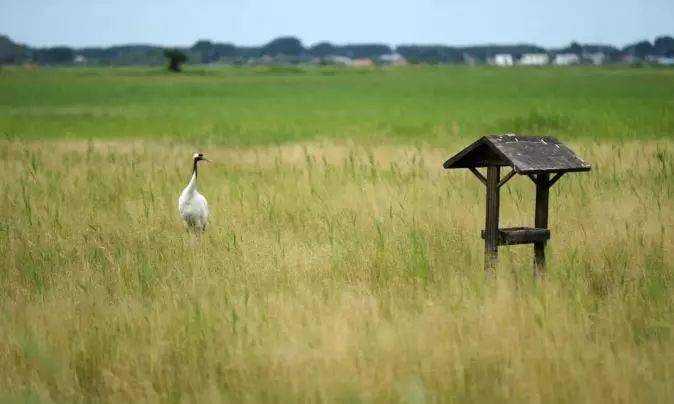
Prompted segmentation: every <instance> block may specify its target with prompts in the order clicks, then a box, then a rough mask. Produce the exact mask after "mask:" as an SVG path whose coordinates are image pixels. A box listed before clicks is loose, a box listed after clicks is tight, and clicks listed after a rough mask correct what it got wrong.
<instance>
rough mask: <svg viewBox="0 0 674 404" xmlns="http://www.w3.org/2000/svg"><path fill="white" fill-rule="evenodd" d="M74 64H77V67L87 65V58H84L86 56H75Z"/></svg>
mask: <svg viewBox="0 0 674 404" xmlns="http://www.w3.org/2000/svg"><path fill="white" fill-rule="evenodd" d="M73 62H75V64H76V65H83V64H85V63H87V58H86V57H84V55H75V58H74V59H73Z"/></svg>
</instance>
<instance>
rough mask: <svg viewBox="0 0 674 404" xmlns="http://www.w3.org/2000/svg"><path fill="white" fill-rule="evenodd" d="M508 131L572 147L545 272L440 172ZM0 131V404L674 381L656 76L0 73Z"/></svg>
mask: <svg viewBox="0 0 674 404" xmlns="http://www.w3.org/2000/svg"><path fill="white" fill-rule="evenodd" d="M508 132H518V133H524V134H552V135H555V136H557V137H558V138H559V139H560V140H562V141H563V142H565V143H567V144H569V146H570V147H572V148H573V149H574V150H575V151H576V152H578V154H579V155H581V156H582V157H583V158H584V159H586V160H587V161H589V162H590V163H591V164H592V165H593V169H592V171H591V172H589V173H582V174H567V175H565V176H564V177H563V178H562V179H561V180H560V181H559V182H558V183H557V184H556V185H555V186H554V188H553V190H552V193H551V206H550V228H551V231H552V238H551V240H550V243H549V246H548V271H547V273H546V275H545V276H544V277H543V278H535V277H534V276H533V274H532V272H533V271H532V262H531V261H532V251H531V247H529V246H518V247H508V248H502V249H501V254H500V261H499V265H498V268H497V270H496V271H495V272H494V273H493V274H488V275H486V274H485V272H484V271H483V244H482V240H481V239H480V229H481V228H482V226H483V225H484V187H483V186H482V185H481V184H480V183H479V182H478V181H477V180H476V179H475V178H474V177H472V175H471V174H470V173H465V172H461V171H452V172H447V171H445V170H442V168H441V164H442V162H443V161H444V159H446V158H447V157H448V156H449V155H450V154H452V153H455V152H457V151H459V150H460V149H461V148H462V147H464V146H465V145H466V144H468V142H470V141H471V140H474V139H475V138H477V137H478V136H480V135H483V134H487V133H508ZM0 136H2V138H1V139H0V189H2V193H1V194H0V402H4V401H9V402H14V401H19V402H22V401H30V402H34V401H44V402H52V401H53V402H200V403H201V402H223V401H224V402H296V401H309V402H345V401H346V402H372V401H375V402H412V403H422V402H591V403H596V402H625V403H632V402H643V403H654V402H671V401H672V399H673V397H674V332H673V330H672V327H673V325H674V70H671V69H670V70H667V69H650V68H644V69H637V68H615V69H612V68H606V69H599V68H569V69H555V68H545V69H526V68H523V69H495V68H467V67H462V68H449V67H443V68H431V67H419V68H405V69H390V70H335V69H294V68H293V69H291V68H255V69H253V68H240V69H235V68H229V69H212V70H192V71H188V72H187V73H186V74H181V75H172V74H168V73H164V72H162V71H159V70H150V69H41V70H33V71H31V70H24V69H19V68H3V69H2V70H0ZM195 151H202V152H204V153H206V154H207V155H208V156H209V158H210V159H211V160H212V162H211V163H207V164H205V165H203V167H202V169H201V171H200V176H199V181H200V182H199V189H200V191H201V192H202V193H203V194H204V195H205V196H206V197H207V198H208V201H209V205H210V208H211V221H210V224H209V227H208V229H207V231H206V233H205V234H203V235H201V236H196V235H194V234H191V233H187V232H186V231H185V230H184V228H183V226H182V224H181V222H180V219H179V217H178V213H177V198H178V194H179V192H180V190H181V189H182V188H183V187H184V186H185V184H186V183H187V181H188V179H189V175H190V169H191V156H192V154H193V153H194V152H195ZM533 204H534V192H533V187H532V184H531V181H529V180H528V179H526V178H521V177H516V178H514V179H512V180H511V181H510V182H509V183H508V184H507V185H506V186H505V187H504V188H502V208H501V225H502V226H503V227H507V226H518V225H532V224H533V223H532V222H533Z"/></svg>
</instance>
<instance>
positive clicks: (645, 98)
mask: <svg viewBox="0 0 674 404" xmlns="http://www.w3.org/2000/svg"><path fill="white" fill-rule="evenodd" d="M0 129H2V131H3V132H4V133H5V134H6V135H7V136H18V137H20V138H22V139H25V138H27V137H30V138H36V139H45V138H53V137H69V138H79V139H89V138H101V137H105V138H110V137H116V138H118V137H127V138H139V137H141V138H150V137H151V138H172V139H183V140H186V139H191V140H197V141H203V140H204V139H208V140H209V141H210V142H212V143H218V144H224V145H246V144H248V145H251V144H260V143H264V144H270V143H271V144H276V143H280V142H291V141H302V140H306V139H315V138H329V139H333V138H339V139H343V138H377V139H391V138H393V139H400V140H403V141H423V142H430V143H432V144H435V145H442V146H446V145H447V143H448V140H449V139H451V138H455V137H456V136H468V137H475V136H476V135H482V134H484V133H502V132H503V131H515V130H516V131H519V132H523V133H527V132H529V133H543V134H548V133H549V134H560V133H562V134H564V135H565V137H579V138H593V139H603V138H623V139H643V138H644V137H648V138H662V137H668V138H671V136H672V133H674V71H673V70H672V69H635V68H631V69H630V68H621V69H618V68H616V69H599V68H568V69H555V68H545V69H537V68H533V69H497V68H475V69H469V68H432V67H418V68H408V69H388V70H386V69H384V70H381V69H380V70H340V69H305V70H302V69H294V70H289V69H268V68H259V69H242V68H238V69H237V68H230V69H211V70H194V71H191V72H189V73H188V74H184V75H179V76H177V75H175V74H171V73H168V72H166V73H165V72H162V71H161V70H158V69H155V70H151V69H122V70H117V69H115V70H106V69H70V70H67V69H66V70H63V69H43V70H40V71H37V72H36V71H24V70H20V69H5V70H2V71H0Z"/></svg>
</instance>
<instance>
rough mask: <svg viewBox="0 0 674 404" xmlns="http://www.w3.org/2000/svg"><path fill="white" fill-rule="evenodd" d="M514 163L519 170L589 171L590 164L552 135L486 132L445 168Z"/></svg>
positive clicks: (531, 171) (526, 171)
mask: <svg viewBox="0 0 674 404" xmlns="http://www.w3.org/2000/svg"><path fill="white" fill-rule="evenodd" d="M490 165H491V166H493V165H497V166H511V167H513V169H514V170H515V172H516V173H518V174H536V173H548V172H569V171H589V170H590V168H591V167H590V165H589V164H588V163H586V162H585V161H583V160H582V159H581V158H579V157H578V156H576V155H575V154H574V153H573V152H572V151H571V149H569V148H568V147H566V146H564V145H563V144H561V143H560V142H559V141H558V140H557V139H555V138H554V137H550V136H518V135H493V136H484V137H482V138H480V139H478V140H477V141H476V142H475V143H473V144H471V145H470V146H468V147H466V148H465V149H463V150H462V151H460V152H459V153H458V154H457V155H455V156H454V157H452V158H450V159H449V160H447V161H445V164H443V167H445V168H469V167H487V166H490Z"/></svg>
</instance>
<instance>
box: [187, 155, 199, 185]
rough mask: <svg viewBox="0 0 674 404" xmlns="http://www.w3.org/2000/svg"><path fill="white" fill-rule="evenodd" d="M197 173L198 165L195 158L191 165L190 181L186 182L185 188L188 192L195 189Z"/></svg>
mask: <svg viewBox="0 0 674 404" xmlns="http://www.w3.org/2000/svg"><path fill="white" fill-rule="evenodd" d="M197 175H198V166H197V160H196V159H195V160H194V165H192V178H190V182H189V183H188V184H187V188H186V190H187V191H188V192H193V191H194V190H196V189H197Z"/></svg>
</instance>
